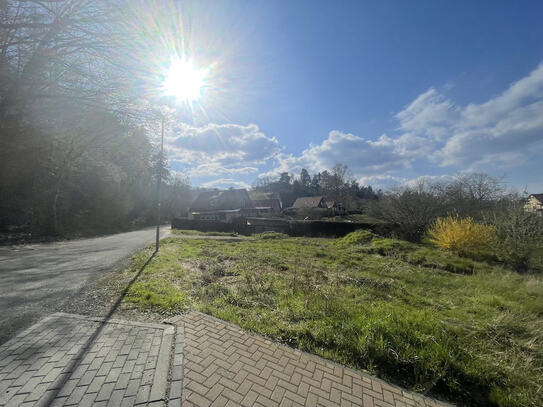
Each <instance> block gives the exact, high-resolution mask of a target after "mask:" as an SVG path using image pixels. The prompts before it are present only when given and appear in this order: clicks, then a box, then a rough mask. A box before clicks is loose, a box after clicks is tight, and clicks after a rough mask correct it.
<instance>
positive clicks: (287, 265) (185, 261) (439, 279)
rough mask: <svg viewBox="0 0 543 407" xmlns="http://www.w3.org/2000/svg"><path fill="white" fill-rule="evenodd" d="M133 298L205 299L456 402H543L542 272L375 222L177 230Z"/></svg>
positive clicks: (215, 310)
mask: <svg viewBox="0 0 543 407" xmlns="http://www.w3.org/2000/svg"><path fill="white" fill-rule="evenodd" d="M151 252H152V249H148V250H144V251H142V252H140V253H139V254H137V255H136V256H135V257H134V262H133V265H132V267H131V268H129V269H126V270H124V271H122V272H121V273H120V275H117V276H116V277H115V278H116V281H117V282H118V281H126V280H128V279H129V278H130V277H131V276H132V275H133V273H134V271H136V270H138V269H139V268H140V267H141V265H142V264H143V263H145V261H146V260H147V259H148V257H149V255H150V254H151ZM108 281H109V283H111V281H112V279H111V278H110V279H109V280H106V281H105V284H107V283H108ZM124 306H125V307H138V308H139V309H142V310H152V311H155V312H161V313H165V314H175V313H179V312H181V311H183V310H185V309H187V308H193V309H197V310H200V311H203V312H206V313H209V314H211V315H214V316H216V317H218V318H222V319H224V320H227V321H231V322H234V323H236V324H239V325H241V326H242V327H244V328H246V329H250V330H252V331H255V332H258V333H261V334H264V335H267V336H269V337H271V338H274V339H275V340H278V341H281V342H283V343H286V344H288V345H290V346H293V347H297V348H300V349H302V350H305V351H309V352H312V353H316V354H319V355H321V356H324V357H326V358H329V359H332V360H335V361H337V362H340V363H344V364H347V365H350V366H353V367H355V368H361V369H365V370H368V371H370V372H371V373H373V374H376V375H377V376H379V377H381V378H383V379H385V380H390V381H392V382H394V383H397V384H399V385H402V386H405V387H407V388H409V389H412V390H415V391H419V392H423V393H427V394H431V395H434V396H438V397H440V398H443V399H448V400H450V401H452V402H455V403H458V404H465V405H499V406H541V405H543V389H542V386H543V278H541V277H540V276H537V275H520V274H517V273H514V272H510V271H508V270H506V269H503V268H501V267H499V266H495V265H490V264H487V263H484V262H475V261H472V260H469V259H465V258H459V257H456V256H452V255H448V254H445V253H443V252H440V251H437V250H435V249H433V248H430V247H426V246H421V245H415V244H411V243H407V242H404V241H399V240H392V239H384V238H378V237H376V236H373V235H371V234H370V233H369V232H357V233H355V234H351V235H348V236H346V237H345V238H341V239H321V238H290V237H286V236H283V235H279V234H274V233H267V234H263V235H260V236H257V237H256V238H254V239H250V240H246V241H237V242H229V241H221V240H213V239H209V238H208V239H202V240H199V239H183V238H182V237H181V236H177V237H172V238H168V239H165V240H164V241H163V244H162V246H161V251H160V253H159V254H158V255H157V256H156V257H155V258H154V259H153V261H152V262H151V263H150V264H149V265H148V266H147V267H146V268H145V270H144V272H143V274H142V275H141V276H140V278H139V280H138V281H137V282H136V283H135V284H134V285H133V286H132V287H131V289H130V291H129V293H128V295H127V297H126V298H125V304H124Z"/></svg>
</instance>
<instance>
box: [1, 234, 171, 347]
mask: <svg viewBox="0 0 543 407" xmlns="http://www.w3.org/2000/svg"><path fill="white" fill-rule="evenodd" d="M168 233H169V227H163V231H162V233H161V236H162V237H164V236H165V235H166V234H168ZM154 239H155V231H154V229H153V228H147V229H143V230H138V231H134V232H127V233H119V234H116V235H109V236H102V237H96V238H92V239H81V240H72V241H64V242H55V243H41V244H28V245H21V246H11V247H0V344H1V343H3V342H5V341H6V340H8V339H9V338H10V337H12V336H13V335H14V334H15V333H16V332H17V331H19V330H21V329H23V328H25V327H27V326H29V325H30V324H31V323H32V322H34V321H36V320H37V319H39V318H41V317H43V316H44V315H46V314H48V313H51V312H54V311H55V310H58V308H59V304H62V303H63V302H64V301H66V300H68V299H69V298H70V297H72V296H73V295H75V294H76V293H77V292H78V291H79V290H80V289H81V288H82V287H83V286H84V285H85V284H86V283H88V282H89V281H91V280H92V279H96V278H98V277H101V276H102V275H103V274H105V273H107V272H108V271H112V270H114V269H116V268H117V267H118V266H119V265H120V264H121V262H122V261H123V260H125V259H127V258H128V257H129V256H130V255H131V254H132V253H134V252H135V251H136V250H138V249H140V248H143V247H145V246H146V245H148V244H150V243H152V242H154Z"/></svg>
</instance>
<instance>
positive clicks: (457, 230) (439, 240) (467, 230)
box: [428, 215, 495, 256]
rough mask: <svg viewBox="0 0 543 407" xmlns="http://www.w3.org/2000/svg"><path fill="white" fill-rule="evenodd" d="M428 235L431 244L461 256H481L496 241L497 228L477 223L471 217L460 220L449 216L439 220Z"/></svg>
mask: <svg viewBox="0 0 543 407" xmlns="http://www.w3.org/2000/svg"><path fill="white" fill-rule="evenodd" d="M428 235H429V238H430V239H429V240H430V242H431V243H433V244H435V245H436V246H438V247H440V248H442V249H445V250H449V251H451V252H453V253H456V254H458V255H460V256H479V255H481V254H484V253H485V252H486V251H487V250H488V249H489V248H490V246H491V244H492V243H493V242H494V241H495V228H494V226H490V225H484V224H482V223H477V222H475V221H474V220H473V218H470V217H468V218H464V219H460V218H459V217H458V216H450V215H449V216H447V217H446V218H437V220H436V221H435V222H434V223H433V225H432V226H431V227H430V229H429V231H428Z"/></svg>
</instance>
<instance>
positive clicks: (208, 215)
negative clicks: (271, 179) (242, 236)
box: [188, 189, 258, 222]
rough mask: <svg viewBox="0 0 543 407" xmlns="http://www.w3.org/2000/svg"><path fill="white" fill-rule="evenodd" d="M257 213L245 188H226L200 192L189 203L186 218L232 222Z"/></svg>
mask: <svg viewBox="0 0 543 407" xmlns="http://www.w3.org/2000/svg"><path fill="white" fill-rule="evenodd" d="M257 214H258V211H257V210H256V208H255V206H254V204H253V201H252V200H251V198H250V197H249V194H248V193H247V190H246V189H227V190H226V191H219V190H214V191H202V192H200V194H199V195H198V197H197V198H196V199H195V200H194V202H193V203H192V204H191V205H190V208H189V212H188V218H189V219H201V220H218V221H221V222H232V220H233V219H235V218H241V217H247V216H256V215H257Z"/></svg>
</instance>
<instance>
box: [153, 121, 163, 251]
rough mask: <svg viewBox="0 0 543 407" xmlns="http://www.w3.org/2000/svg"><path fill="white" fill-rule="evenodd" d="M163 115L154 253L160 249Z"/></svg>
mask: <svg viewBox="0 0 543 407" xmlns="http://www.w3.org/2000/svg"><path fill="white" fill-rule="evenodd" d="M164 120H165V118H164V114H162V132H161V135H160V156H159V160H160V162H159V164H158V166H157V167H158V170H157V172H158V173H157V183H156V202H157V204H156V244H155V253H156V252H158V250H159V249H160V184H161V183H162V173H163V172H164V168H163V164H162V158H163V157H162V156H163V154H164Z"/></svg>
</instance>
